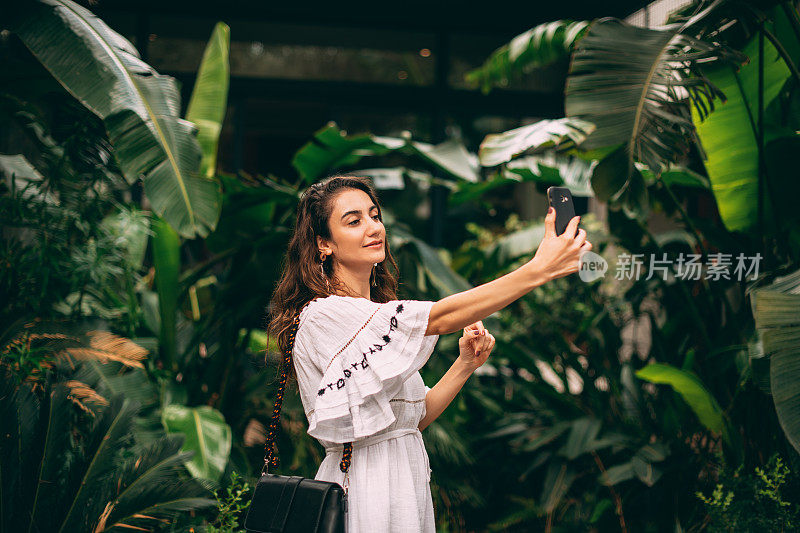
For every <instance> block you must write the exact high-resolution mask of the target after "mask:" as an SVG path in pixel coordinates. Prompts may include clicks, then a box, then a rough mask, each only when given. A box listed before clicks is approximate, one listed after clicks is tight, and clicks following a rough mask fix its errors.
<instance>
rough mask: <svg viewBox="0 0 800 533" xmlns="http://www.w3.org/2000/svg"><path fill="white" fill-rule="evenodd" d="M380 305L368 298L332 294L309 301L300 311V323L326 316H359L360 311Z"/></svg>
mask: <svg viewBox="0 0 800 533" xmlns="http://www.w3.org/2000/svg"><path fill="white" fill-rule="evenodd" d="M380 305H381V304H379V303H377V302H373V301H371V300H368V299H366V298H358V297H354V296H339V295H336V294H331V295H329V296H325V297H319V298H315V299H313V300H311V301H310V302H308V304H307V305H306V306H305V307H304V308H303V309H302V311H301V312H300V325H301V326H302V325H303V324H305V323H307V322H309V321H310V322H316V321H317V320H318V319H326V318H335V319H337V320H338V319H347V318H358V316H359V313H358V312H359V311H365V310H370V309H375V308H376V307H378V306H380Z"/></svg>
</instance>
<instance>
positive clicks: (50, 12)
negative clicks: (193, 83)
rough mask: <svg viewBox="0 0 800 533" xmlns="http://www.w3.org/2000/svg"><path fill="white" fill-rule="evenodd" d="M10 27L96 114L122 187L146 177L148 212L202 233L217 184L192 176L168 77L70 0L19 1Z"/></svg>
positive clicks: (188, 129) (187, 126) (192, 153)
mask: <svg viewBox="0 0 800 533" xmlns="http://www.w3.org/2000/svg"><path fill="white" fill-rule="evenodd" d="M9 28H10V29H11V31H12V32H14V33H15V34H17V35H18V36H19V37H20V39H22V42H23V43H24V44H25V46H27V47H28V49H29V50H30V51H31V52H32V53H33V54H34V56H36V58H37V59H38V60H39V61H40V62H41V63H42V64H43V65H44V66H45V68H47V70H48V71H49V72H50V73H51V74H52V75H53V77H54V78H55V79H56V80H57V81H58V82H59V83H60V84H61V85H62V86H63V87H64V88H65V89H66V90H67V91H68V92H69V93H70V94H71V95H72V96H74V97H75V98H76V99H77V100H78V101H79V102H80V103H81V104H82V105H84V106H85V107H86V108H87V109H89V110H90V111H92V112H93V113H95V114H96V115H97V116H98V117H100V118H101V119H102V120H103V122H104V124H105V127H106V130H107V132H108V136H109V140H110V141H111V144H112V145H113V146H114V148H115V149H114V156H115V158H116V160H117V162H118V164H119V166H120V169H121V170H122V173H123V175H124V176H125V178H126V179H127V180H128V182H129V183H133V182H134V181H135V180H137V179H139V177H140V176H141V175H145V178H144V187H145V193H146V194H147V197H148V199H149V201H150V204H151V206H152V208H153V210H154V211H155V212H156V213H158V214H159V215H161V216H162V217H163V218H164V219H166V220H167V222H169V224H170V225H171V226H172V227H173V228H175V230H176V231H178V232H179V233H180V234H181V235H183V236H185V237H193V236H195V235H198V236H201V237H203V236H205V235H207V234H208V233H209V231H211V230H213V228H214V227H215V225H216V223H217V218H218V217H219V211H220V203H219V191H218V187H217V184H216V183H215V182H213V181H210V180H207V179H204V178H201V177H199V175H198V170H199V166H200V159H201V153H200V146H199V144H198V142H197V139H196V137H195V136H196V133H197V130H196V128H195V127H194V125H193V124H192V123H191V122H189V121H187V120H183V119H181V118H180V117H179V112H180V93H179V91H178V86H177V83H176V81H175V79H174V78H171V77H169V76H162V75H160V74H158V73H157V72H156V71H155V70H153V68H152V67H150V66H149V65H148V64H147V63H145V62H144V61H142V60H141V58H140V57H139V54H138V52H137V51H136V49H135V48H134V47H133V45H131V43H130V42H128V41H127V40H126V39H125V38H124V37H122V36H121V35H119V34H118V33H116V32H114V31H113V30H112V29H111V28H109V27H108V26H107V25H106V24H105V23H104V22H103V21H102V20H100V19H99V18H98V17H96V16H95V15H94V14H93V13H92V12H91V11H89V10H87V9H86V8H84V7H82V6H80V5H78V4H76V3H74V2H71V1H70V0H38V1H34V2H22V3H18V4H17V5H15V6H14V9H13V10H12V16H11V23H10V24H9Z"/></svg>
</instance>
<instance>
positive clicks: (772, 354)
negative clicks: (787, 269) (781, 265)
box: [750, 270, 800, 452]
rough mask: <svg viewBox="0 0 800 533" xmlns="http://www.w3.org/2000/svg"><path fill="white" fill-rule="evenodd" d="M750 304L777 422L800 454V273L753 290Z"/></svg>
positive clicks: (795, 272)
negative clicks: (767, 360)
mask: <svg viewBox="0 0 800 533" xmlns="http://www.w3.org/2000/svg"><path fill="white" fill-rule="evenodd" d="M750 303H751V306H752V310H753V318H754V319H755V322H756V328H757V330H758V337H759V341H760V343H759V344H760V347H761V350H760V351H761V352H762V354H763V355H762V357H768V358H769V370H770V371H769V376H770V387H771V389H772V399H773V401H774V402H775V411H776V412H777V414H778V420H779V421H780V424H781V427H782V428H783V431H784V432H785V433H786V438H787V439H789V442H791V444H792V446H794V448H795V449H796V450H797V451H798V452H800V270H796V271H794V272H792V273H790V274H788V275H785V276H781V277H778V278H776V279H775V280H774V281H773V282H772V283H771V284H769V285H767V286H764V287H759V288H756V289H753V290H752V291H751V292H750Z"/></svg>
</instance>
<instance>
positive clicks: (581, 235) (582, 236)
mask: <svg viewBox="0 0 800 533" xmlns="http://www.w3.org/2000/svg"><path fill="white" fill-rule="evenodd" d="M575 242H576V243H578V246H582V245H583V243H584V242H586V230H585V229H583V228H581V229H579V230H578V235H576V236H575Z"/></svg>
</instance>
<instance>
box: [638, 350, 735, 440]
mask: <svg viewBox="0 0 800 533" xmlns="http://www.w3.org/2000/svg"><path fill="white" fill-rule="evenodd" d="M636 377H638V378H639V379H643V380H645V381H649V382H650V383H664V384H667V385H669V386H671V387H672V388H673V389H674V390H675V392H677V393H678V394H680V396H681V397H682V398H683V399H684V401H685V402H686V403H687V404H688V405H689V407H690V408H691V409H692V411H694V413H695V414H696V415H697V418H699V419H700V423H701V424H703V425H704V426H705V427H706V428H708V429H709V430H711V431H714V432H716V433H722V437H723V439H725V441H726V442H728V444H732V440H731V437H730V431H729V430H728V427H727V423H726V421H725V415H724V414H723V412H722V408H721V407H720V406H719V404H718V403H717V400H716V398H714V396H713V395H712V394H711V392H710V391H709V390H708V389H707V388H706V386H705V385H704V384H703V382H702V381H700V378H699V377H697V375H695V374H694V373H693V372H689V371H687V370H681V369H679V368H675V367H673V366H670V365H667V364H664V363H651V364H649V365H647V366H646V367H644V368H641V369H639V370H637V371H636Z"/></svg>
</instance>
